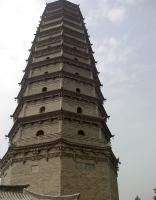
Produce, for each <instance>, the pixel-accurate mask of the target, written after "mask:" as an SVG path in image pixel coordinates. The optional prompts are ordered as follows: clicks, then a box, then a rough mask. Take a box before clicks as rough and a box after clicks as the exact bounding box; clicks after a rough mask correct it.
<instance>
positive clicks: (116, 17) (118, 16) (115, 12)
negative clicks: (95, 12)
mask: <svg viewBox="0 0 156 200" xmlns="http://www.w3.org/2000/svg"><path fill="white" fill-rule="evenodd" d="M125 13H126V10H125V8H124V7H119V8H112V9H110V10H108V19H109V20H110V21H111V22H122V21H123V20H124V18H125Z"/></svg>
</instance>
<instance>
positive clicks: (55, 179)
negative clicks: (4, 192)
mask: <svg viewBox="0 0 156 200" xmlns="http://www.w3.org/2000/svg"><path fill="white" fill-rule="evenodd" d="M6 173H7V172H6ZM9 177H10V175H9V173H8V174H6V175H5V177H2V183H3V184H7V183H8V181H7V179H8V178H9ZM60 177H61V161H60V158H59V157H55V158H52V159H49V160H48V161H46V159H41V160H38V161H26V162H25V163H22V162H18V163H14V164H13V165H12V173H11V177H10V178H11V181H10V184H11V185H20V184H30V187H29V189H30V190H32V191H33V192H36V193H38V194H52V195H56V196H57V195H60V188H61V182H60Z"/></svg>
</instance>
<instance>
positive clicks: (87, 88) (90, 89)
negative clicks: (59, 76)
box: [63, 78, 95, 97]
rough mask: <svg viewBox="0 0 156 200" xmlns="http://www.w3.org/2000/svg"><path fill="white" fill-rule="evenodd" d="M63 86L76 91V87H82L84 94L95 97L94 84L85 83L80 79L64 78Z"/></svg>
mask: <svg viewBox="0 0 156 200" xmlns="http://www.w3.org/2000/svg"><path fill="white" fill-rule="evenodd" d="M63 88H64V89H66V90H69V91H73V92H75V91H76V88H80V90H81V93H82V94H86V95H88V96H92V97H95V88H94V86H92V85H89V84H84V83H82V82H80V81H76V80H70V79H65V78H64V79H63Z"/></svg>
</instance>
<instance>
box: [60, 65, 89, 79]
mask: <svg viewBox="0 0 156 200" xmlns="http://www.w3.org/2000/svg"><path fill="white" fill-rule="evenodd" d="M63 70H64V71H67V72H70V73H72V74H75V73H79V75H80V76H82V77H85V78H89V79H92V73H91V71H89V70H87V69H82V68H79V67H76V66H71V65H67V64H65V65H64V67H63Z"/></svg>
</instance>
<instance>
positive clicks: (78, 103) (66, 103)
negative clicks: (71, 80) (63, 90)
mask: <svg viewBox="0 0 156 200" xmlns="http://www.w3.org/2000/svg"><path fill="white" fill-rule="evenodd" d="M62 107H63V110H67V111H71V112H74V113H77V108H78V107H80V108H81V109H82V114H84V115H90V116H95V117H98V116H99V112H98V109H97V106H96V105H95V104H93V103H87V102H83V101H82V100H75V99H74V100H72V99H69V98H65V97H64V98H63V105H62Z"/></svg>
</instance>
